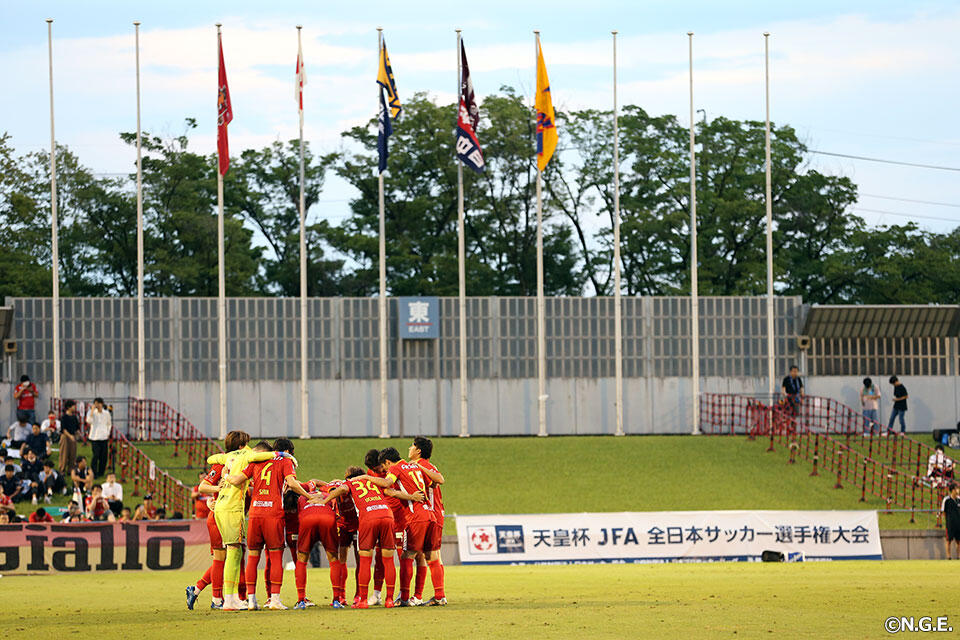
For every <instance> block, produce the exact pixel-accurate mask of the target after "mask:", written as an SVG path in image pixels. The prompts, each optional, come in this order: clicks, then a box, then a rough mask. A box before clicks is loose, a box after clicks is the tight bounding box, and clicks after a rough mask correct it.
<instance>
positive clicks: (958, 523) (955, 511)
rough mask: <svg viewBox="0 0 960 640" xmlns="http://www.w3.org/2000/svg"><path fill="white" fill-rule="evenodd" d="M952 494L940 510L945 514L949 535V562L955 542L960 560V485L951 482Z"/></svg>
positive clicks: (946, 498) (944, 501)
mask: <svg viewBox="0 0 960 640" xmlns="http://www.w3.org/2000/svg"><path fill="white" fill-rule="evenodd" d="M948 487H949V490H950V493H949V494H947V496H946V497H945V498H944V499H943V502H942V503H941V505H940V510H941V511H942V512H943V515H944V519H945V526H944V528H945V529H946V533H947V560H951V559H952V558H951V557H950V543H951V542H954V543H955V544H956V547H957V559H958V560H960V485H958V484H957V483H956V482H951V483H950V484H949V485H948Z"/></svg>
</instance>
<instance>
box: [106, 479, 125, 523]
mask: <svg viewBox="0 0 960 640" xmlns="http://www.w3.org/2000/svg"><path fill="white" fill-rule="evenodd" d="M101 487H103V497H104V498H106V500H107V502H109V503H110V510H111V511H113V513H114V515H120V512H121V511H123V485H122V484H120V483H119V482H117V474H115V473H112V472H111V473H108V474H107V481H106V482H104V483H103V484H102V485H101Z"/></svg>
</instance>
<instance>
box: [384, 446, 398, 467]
mask: <svg viewBox="0 0 960 640" xmlns="http://www.w3.org/2000/svg"><path fill="white" fill-rule="evenodd" d="M399 461H400V452H399V451H397V450H396V449H394V448H393V447H387V448H386V449H384V450H382V451H381V452H380V464H383V463H384V462H399Z"/></svg>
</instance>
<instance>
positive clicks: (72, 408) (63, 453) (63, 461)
mask: <svg viewBox="0 0 960 640" xmlns="http://www.w3.org/2000/svg"><path fill="white" fill-rule="evenodd" d="M60 429H61V431H60V465H59V468H60V475H61V476H66V475H67V474H68V473H70V471H71V469H73V467H74V465H75V464H77V438H79V437H80V434H82V433H83V432H82V430H81V429H80V417H79V416H77V403H76V401H74V400H67V402H66V408H65V409H64V414H63V416H62V417H61V418H60Z"/></svg>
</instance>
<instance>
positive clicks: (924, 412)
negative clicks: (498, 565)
mask: <svg viewBox="0 0 960 640" xmlns="http://www.w3.org/2000/svg"><path fill="white" fill-rule="evenodd" d="M904 383H905V384H906V385H907V388H908V390H909V392H910V400H909V406H910V409H909V410H908V411H907V429H908V430H909V431H916V432H929V431H930V430H931V429H935V428H947V427H950V426H954V425H956V423H957V420H958V419H960V378H958V377H954V376H939V377H915V378H905V379H904ZM806 384H807V391H808V393H810V394H813V395H819V396H825V397H831V398H834V399H836V400H838V401H840V402H843V403H845V404H848V405H850V406H852V407H857V406H858V405H859V389H860V379H859V378H853V377H849V376H844V377H823V378H815V379H809V380H807V381H806ZM2 389H6V390H5V391H3V392H2V393H3V395H2V399H3V404H0V412H2V413H0V415H6V416H7V418H8V422H6V423H5V424H6V425H9V424H10V423H11V422H13V420H14V414H15V412H14V407H15V405H14V403H13V402H12V385H9V384H5V385H0V390H2ZM614 389H615V386H614V379H613V378H595V379H589V378H553V379H548V380H547V393H548V394H549V396H550V398H549V400H548V401H547V430H548V432H549V433H550V434H551V435H602V434H612V433H613V432H614V431H615V429H616V423H615V421H616V416H615V413H614V404H613V403H614ZM700 389H701V391H703V392H715V393H747V394H762V393H766V390H767V382H766V380H765V379H764V378H720V377H717V378H703V379H702V380H701V383H700ZM44 391H45V389H44V388H43V387H42V386H41V398H40V404H38V407H40V408H41V409H46V407H47V403H48V401H49V400H48V398H47V397H46V396H45V395H43V394H44ZM135 391H136V385H133V384H127V383H100V384H89V383H73V382H68V383H64V385H63V395H64V397H66V398H92V397H94V396H97V395H99V396H103V397H105V398H125V397H127V396H128V395H131V394H133V393H135ZM881 391H882V392H883V394H884V401H883V404H882V407H883V410H882V414H883V415H882V418H883V420H884V421H886V420H887V419H888V418H889V411H890V400H889V399H890V397H891V395H892V394H891V393H890V389H889V385H887V384H884V385H883V386H882V387H881ZM299 393H300V385H299V383H296V382H284V381H270V380H265V381H259V382H253V381H233V382H229V383H227V406H228V409H227V410H228V416H227V422H228V424H229V425H230V426H236V427H242V428H244V429H246V430H248V431H250V433H251V434H254V435H257V436H278V435H288V436H299V435H300V400H299ZM691 395H692V383H691V380H690V379H689V378H626V379H624V385H623V397H624V406H623V411H624V428H625V430H626V432H627V433H629V434H672V433H689V431H690V429H691V425H692V397H691ZM147 396H148V397H150V398H156V399H158V400H163V401H165V402H167V403H168V404H170V405H171V406H173V407H176V408H178V409H179V410H180V411H181V412H182V413H183V414H184V415H185V416H186V417H187V418H188V419H189V420H190V421H191V422H193V423H194V424H195V425H196V426H197V428H199V429H200V430H201V431H203V432H205V433H207V434H210V435H215V434H216V432H217V429H218V425H219V416H218V397H219V396H218V390H217V384H216V383H215V382H154V383H151V384H148V385H147ZM536 398H537V381H536V379H533V378H522V379H482V380H472V381H470V383H469V403H470V404H469V411H470V415H469V425H470V433H471V435H477V436H496V435H503V436H520V435H535V434H536V433H537V403H536ZM388 407H389V423H388V424H389V431H390V433H391V434H392V435H400V436H410V435H418V434H427V435H440V436H455V435H457V434H458V433H459V432H460V402H459V383H458V382H457V381H456V380H446V379H441V380H402V381H398V380H390V381H389V383H388ZM310 408H311V409H310V410H311V413H312V415H313V418H312V420H311V423H310V435H311V436H314V437H363V436H376V435H379V433H380V426H379V425H380V406H379V382H377V381H371V380H312V381H310ZM0 426H3V425H0Z"/></svg>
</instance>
